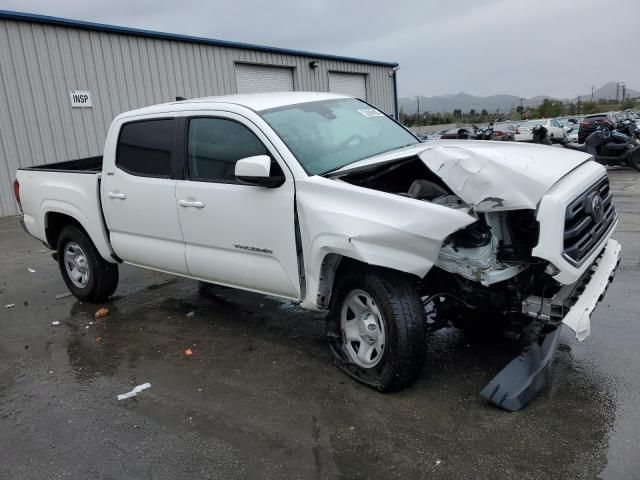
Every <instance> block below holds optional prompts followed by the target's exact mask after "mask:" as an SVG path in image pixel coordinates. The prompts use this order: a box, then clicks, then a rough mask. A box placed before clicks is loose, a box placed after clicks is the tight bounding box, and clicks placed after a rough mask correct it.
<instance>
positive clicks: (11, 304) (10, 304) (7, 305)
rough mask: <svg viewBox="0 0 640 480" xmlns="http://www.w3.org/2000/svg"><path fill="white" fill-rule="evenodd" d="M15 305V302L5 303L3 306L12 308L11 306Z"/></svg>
mask: <svg viewBox="0 0 640 480" xmlns="http://www.w3.org/2000/svg"><path fill="white" fill-rule="evenodd" d="M15 306H16V304H15V303H7V304H6V305H5V306H4V308H13V307H15Z"/></svg>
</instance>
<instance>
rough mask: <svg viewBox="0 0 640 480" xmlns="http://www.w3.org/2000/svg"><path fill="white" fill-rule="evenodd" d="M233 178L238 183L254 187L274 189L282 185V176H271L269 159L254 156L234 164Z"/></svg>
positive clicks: (262, 156)
mask: <svg viewBox="0 0 640 480" xmlns="http://www.w3.org/2000/svg"><path fill="white" fill-rule="evenodd" d="M235 176H236V179H237V180H238V182H240V183H242V184H244V185H254V186H256V187H267V188H276V187H279V186H280V185H282V184H283V183H284V180H285V178H284V175H273V176H272V175H271V157H269V156H268V155H256V156H255V157H247V158H242V159H240V160H238V161H237V162H236V168H235Z"/></svg>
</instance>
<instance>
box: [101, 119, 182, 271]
mask: <svg viewBox="0 0 640 480" xmlns="http://www.w3.org/2000/svg"><path fill="white" fill-rule="evenodd" d="M179 123H180V121H179V120H177V119H175V118H153V119H148V120H140V121H129V122H127V123H123V125H122V127H121V129H120V134H119V137H118V142H117V144H116V146H115V152H111V155H115V165H114V164H111V165H109V167H108V169H107V171H106V174H105V175H104V176H103V178H102V205H103V210H104V213H105V220H106V223H107V227H108V228H109V233H110V240H111V244H112V246H113V250H114V252H115V253H116V254H117V255H118V256H119V257H120V258H122V259H123V260H124V261H126V262H127V263H132V264H134V265H140V266H144V267H149V268H154V269H158V270H163V271H167V272H171V273H178V274H187V273H188V270H187V264H186V261H185V245H184V242H183V239H182V231H181V229H180V224H179V221H178V211H177V207H176V180H175V162H176V159H177V155H178V151H177V144H178V142H177V141H178V138H179V137H178V131H179V129H178V124H179ZM108 154H109V152H107V151H105V158H106V156H107V155H108Z"/></svg>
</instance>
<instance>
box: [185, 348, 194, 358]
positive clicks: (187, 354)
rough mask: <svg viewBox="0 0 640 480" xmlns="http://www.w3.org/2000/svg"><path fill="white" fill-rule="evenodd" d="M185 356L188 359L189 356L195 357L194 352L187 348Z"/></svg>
mask: <svg viewBox="0 0 640 480" xmlns="http://www.w3.org/2000/svg"><path fill="white" fill-rule="evenodd" d="M184 354H185V355H186V356H187V357H189V356H191V355H193V351H192V350H191V349H190V348H187V349H186V350H185V351H184Z"/></svg>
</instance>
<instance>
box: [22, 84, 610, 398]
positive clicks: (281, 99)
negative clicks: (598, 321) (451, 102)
mask: <svg viewBox="0 0 640 480" xmlns="http://www.w3.org/2000/svg"><path fill="white" fill-rule="evenodd" d="M70 134H72V133H71V132H70ZM487 145H488V144H487V142H475V141H433V142H429V143H420V142H419V140H418V139H417V138H416V137H415V136H414V135H413V134H411V133H410V132H409V131H408V130H407V129H405V128H404V127H402V126H401V125H399V124H397V123H396V122H394V121H393V120H392V119H391V118H390V117H388V116H387V115H385V114H384V113H382V112H380V111H378V110H377V109H376V108H374V107H372V106H371V105H369V104H367V103H364V102H362V101H360V100H357V99H353V98H350V97H346V96H343V95H335V94H324V93H305V92H285V93H266V94H253V95H233V96H228V97H213V98H204V99H197V100H192V101H189V100H186V101H180V102H175V103H168V104H163V105H156V106H152V107H147V108H142V109H139V110H134V111H131V112H127V113H123V114H121V115H118V116H117V117H116V118H115V120H114V121H113V122H112V124H111V127H110V128H109V132H108V134H107V138H106V142H105V149H104V155H103V156H101V157H91V158H86V159H80V160H72V161H63V162H61V163H57V164H48V165H42V166H37V167H30V168H22V169H19V170H18V172H17V178H16V180H15V182H14V193H15V197H16V201H17V202H18V205H19V206H20V210H21V212H22V216H21V219H22V223H23V226H24V228H25V229H26V231H27V232H28V233H29V234H31V235H33V236H34V237H36V238H37V239H39V240H41V241H42V242H43V243H44V244H45V245H46V246H47V247H49V248H51V249H52V250H54V257H55V258H56V260H57V262H58V265H59V269H60V273H61V275H62V277H63V279H64V281H65V283H66V285H67V287H68V288H69V290H70V291H71V292H72V293H73V294H74V295H75V296H76V297H77V298H78V299H79V300H81V301H83V302H103V301H104V300H105V299H107V298H108V297H109V296H110V295H111V294H112V293H113V292H114V291H115V290H116V287H117V285H118V265H119V264H120V263H129V264H132V265H136V266H139V267H145V268H150V269H155V270H160V271H163V272H168V273H173V274H176V275H180V276H184V277H189V278H193V279H197V280H200V281H204V282H210V283H214V284H220V285H224V286H228V287H235V288H239V289H244V290H248V291H252V292H259V293H262V294H268V295H274V296H277V297H282V298H285V299H289V300H293V301H295V302H298V303H299V304H300V306H301V307H302V308H305V309H310V310H320V311H322V310H324V311H328V315H327V317H326V331H327V335H328V339H329V345H330V348H331V352H332V354H333V355H334V357H335V360H336V365H337V366H338V367H339V368H341V369H342V370H344V371H345V373H347V374H348V375H350V376H351V377H353V378H354V379H355V380H357V381H358V382H361V383H363V384H365V385H368V386H370V387H373V388H375V389H378V390H397V389H400V388H403V387H407V386H408V385H410V384H411V383H413V382H414V381H415V379H416V378H417V377H418V375H419V374H420V371H421V369H422V365H423V362H424V359H425V353H426V349H425V345H424V340H425V335H426V334H429V333H431V332H433V331H435V330H437V329H439V328H442V327H445V326H447V325H449V322H452V323H453V324H454V325H457V326H459V327H460V328H463V329H472V330H476V331H477V330H478V329H481V330H483V331H485V332H489V331H492V330H494V329H496V328H497V329H498V330H499V331H503V332H505V334H508V335H509V336H510V337H512V338H513V337H522V336H523V332H524V329H525V328H527V325H530V324H531V322H532V321H534V322H538V323H540V324H541V325H542V326H544V330H543V333H542V334H541V337H540V338H541V340H540V341H537V340H536V341H535V342H534V343H533V344H532V346H531V348H528V349H527V350H526V352H527V353H526V354H525V356H524V357H518V358H517V359H515V360H514V362H516V363H515V364H517V368H521V367H520V366H522V365H526V370H527V371H526V374H525V372H522V374H521V375H519V376H518V375H516V376H514V375H513V373H512V370H511V369H510V368H511V367H509V366H507V368H506V369H505V371H506V373H504V372H505V371H503V373H501V374H499V375H498V377H500V375H503V376H504V375H507V376H509V382H502V381H501V379H500V378H498V377H496V378H497V380H495V383H496V384H495V385H492V384H491V385H490V386H488V387H487V389H486V390H485V391H483V396H485V398H487V399H489V400H490V401H492V402H494V403H495V404H497V405H500V406H501V407H503V408H506V409H509V410H515V409H518V408H521V407H522V406H523V404H525V403H526V402H527V401H528V400H529V399H530V398H531V397H532V396H533V395H532V393H533V392H535V391H537V390H538V389H539V388H541V387H542V386H543V385H544V382H543V381H542V380H543V377H541V376H540V375H544V373H541V372H543V370H544V368H545V367H546V365H548V364H549V363H550V358H551V355H552V354H553V351H554V350H555V345H557V341H558V338H559V333H560V329H559V328H557V327H558V326H559V325H561V324H565V325H567V326H569V327H570V328H571V329H573V330H574V331H575V333H576V335H577V337H578V339H579V340H582V339H584V338H585V337H586V336H588V335H589V317H590V315H591V312H592V311H593V310H594V308H595V307H596V304H597V303H598V300H599V299H601V298H602V296H603V295H604V292H605V291H606V289H607V286H608V284H609V282H610V281H611V278H612V276H613V272H614V270H615V268H616V266H617V264H618V261H619V257H620V246H619V244H618V242H616V241H615V240H613V239H612V235H613V231H614V229H615V227H616V225H617V222H618V220H617V216H616V210H615V208H614V205H613V203H612V197H611V192H610V190H609V182H608V178H607V172H606V170H605V168H604V167H603V166H602V165H599V164H597V163H595V162H593V161H591V157H590V155H588V154H585V153H582V152H576V151H569V150H565V149H553V148H540V147H539V146H536V145H529V146H527V145H519V146H517V147H516V146H513V145H511V144H509V143H508V142H493V143H492V144H491V146H490V148H487ZM427 309H428V310H429V311H427ZM542 339H543V340H542ZM510 365H511V364H510ZM534 371H536V372H538V373H537V374H532V375H530V372H534Z"/></svg>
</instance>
